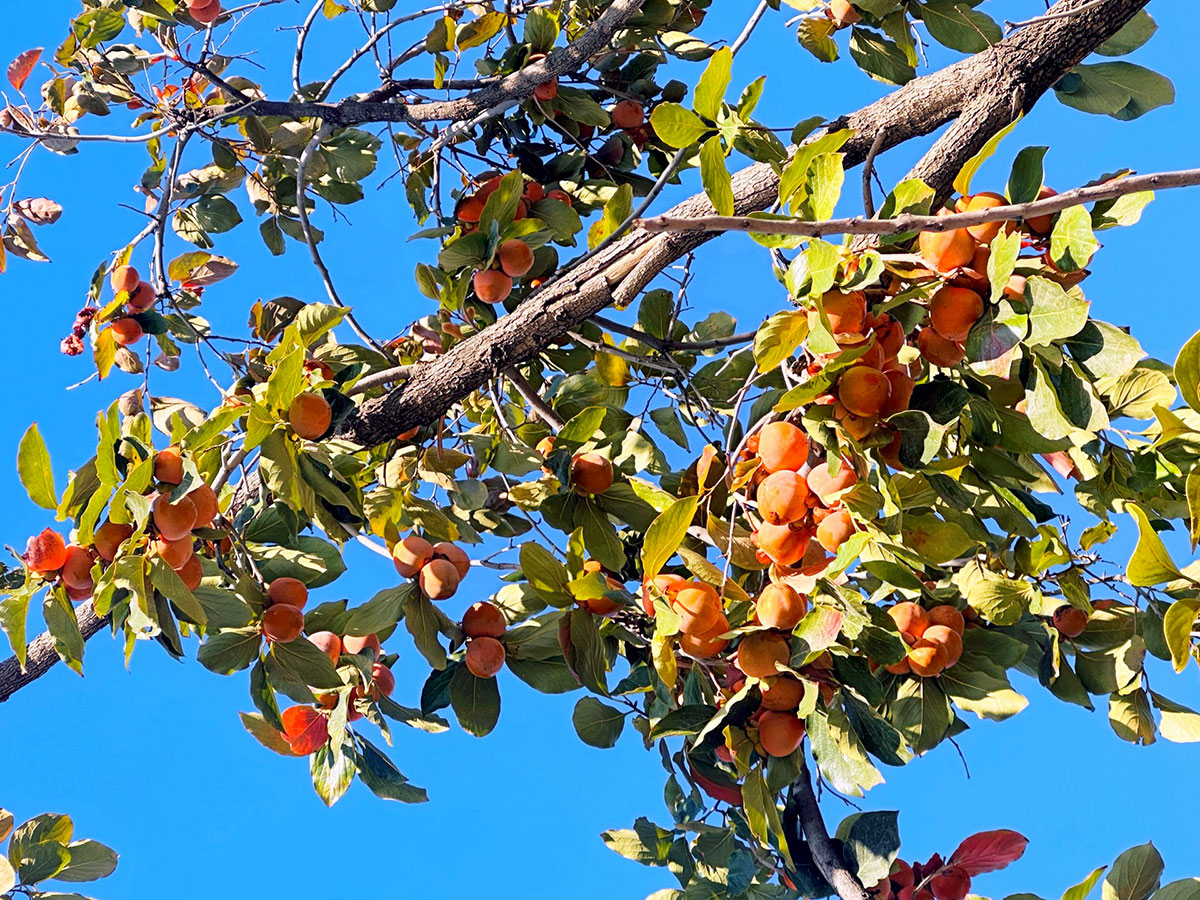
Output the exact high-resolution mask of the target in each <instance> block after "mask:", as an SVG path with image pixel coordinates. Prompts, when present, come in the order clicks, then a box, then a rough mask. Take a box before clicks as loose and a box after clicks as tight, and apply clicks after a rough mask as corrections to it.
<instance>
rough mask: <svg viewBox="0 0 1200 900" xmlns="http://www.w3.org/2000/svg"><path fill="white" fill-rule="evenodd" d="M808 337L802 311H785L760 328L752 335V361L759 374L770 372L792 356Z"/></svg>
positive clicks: (805, 319)
mask: <svg viewBox="0 0 1200 900" xmlns="http://www.w3.org/2000/svg"><path fill="white" fill-rule="evenodd" d="M806 337H808V315H807V313H805V312H804V311H803V310H798V309H785V310H783V311H782V312H777V313H775V314H774V315H773V316H771V317H770V318H769V319H767V320H766V321H765V322H763V323H762V324H761V325H760V326H758V331H757V332H755V335H754V361H755V362H756V363H757V364H758V371H759V372H770V371H771V370H772V369H775V368H777V367H778V366H779V365H780V364H781V363H783V362H784V360H787V359H791V357H792V354H793V353H795V352H796V350H797V348H798V347H799V346H800V345H801V344H802V343H804V339H805V338H806Z"/></svg>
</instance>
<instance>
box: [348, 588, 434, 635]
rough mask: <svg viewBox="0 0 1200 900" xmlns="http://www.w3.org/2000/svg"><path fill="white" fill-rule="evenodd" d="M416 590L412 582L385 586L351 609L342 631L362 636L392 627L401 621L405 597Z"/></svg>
mask: <svg viewBox="0 0 1200 900" xmlns="http://www.w3.org/2000/svg"><path fill="white" fill-rule="evenodd" d="M414 592H417V588H416V587H415V586H414V585H412V584H407V585H405V586H403V587H396V588H385V589H384V590H382V591H380V592H379V593H378V594H376V595H375V596H374V597H372V598H371V599H370V600H368V601H367V602H366V603H364V604H363V605H362V606H357V607H355V608H354V609H352V610H350V612H349V615H348V617H347V618H346V621H345V624H344V625H343V626H342V633H343V634H353V635H360V636H361V635H368V634H377V633H379V632H380V631H383V630H385V629H387V628H391V627H392V626H394V625H395V624H396V623H397V622H398V621H400V616H401V612H402V609H403V604H404V600H405V598H406V597H407V596H408V594H409V593H414Z"/></svg>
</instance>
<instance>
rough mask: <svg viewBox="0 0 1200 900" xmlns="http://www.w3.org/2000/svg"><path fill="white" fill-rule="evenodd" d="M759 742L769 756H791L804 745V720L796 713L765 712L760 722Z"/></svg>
mask: <svg viewBox="0 0 1200 900" xmlns="http://www.w3.org/2000/svg"><path fill="white" fill-rule="evenodd" d="M758 741H759V743H760V744H762V747H763V750H765V751H766V753H767V755H768V756H777V757H778V756H791V755H792V754H793V753H795V752H796V750H797V749H799V747H800V745H801V744H802V743H804V720H803V719H798V718H797V717H796V715H795V713H790V712H775V711H773V710H772V711H769V712H765V713H763V715H762V718H761V719H759V720H758Z"/></svg>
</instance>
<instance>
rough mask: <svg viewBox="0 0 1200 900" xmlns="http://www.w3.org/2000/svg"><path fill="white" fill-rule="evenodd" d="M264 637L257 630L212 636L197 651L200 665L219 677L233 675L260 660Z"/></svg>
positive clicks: (229, 632) (221, 633)
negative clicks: (259, 653) (259, 655)
mask: <svg viewBox="0 0 1200 900" xmlns="http://www.w3.org/2000/svg"><path fill="white" fill-rule="evenodd" d="M261 644H262V637H261V636H260V635H259V633H258V631H257V629H250V628H246V629H238V630H234V631H221V632H218V633H217V634H210V635H209V636H208V637H207V638H206V639H205V641H204V643H203V644H201V645H200V649H199V650H198V651H196V659H197V660H198V661H199V662H200V665H202V666H204V668H206V669H208V670H209V671H210V672H216V673H217V674H218V675H232V674H233V673H234V672H240V671H241V670H242V669H245V668H248V667H249V666H250V664H251V663H253V662H254V661H255V660H256V659H258V651H259V647H260V646H261Z"/></svg>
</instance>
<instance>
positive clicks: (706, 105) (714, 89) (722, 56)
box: [692, 47, 733, 215]
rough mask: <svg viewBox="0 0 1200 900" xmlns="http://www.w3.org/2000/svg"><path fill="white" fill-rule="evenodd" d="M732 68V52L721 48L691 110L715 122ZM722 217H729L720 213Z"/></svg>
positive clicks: (701, 79) (709, 61) (693, 101)
mask: <svg viewBox="0 0 1200 900" xmlns="http://www.w3.org/2000/svg"><path fill="white" fill-rule="evenodd" d="M732 67H733V51H732V50H731V49H730V48H729V47H722V48H721V49H720V50H718V51H717V52H716V53H714V54H713V55H712V56H711V57H709V60H708V65H707V66H705V68H704V73H703V74H702V75H701V76H700V80H699V82H697V84H696V91H695V94H694V95H693V97H692V109H694V110H696V112H698V113H699V114H700V115H702V116H704V118H706V119H708V120H709V121H712V122H715V121H716V120H717V117H718V116H719V115H720V114H721V104H722V103H723V102H724V100H725V91H726V90H727V89H728V88H729V78H730V70H731V69H732ZM722 215H731V214H730V213H722Z"/></svg>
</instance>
